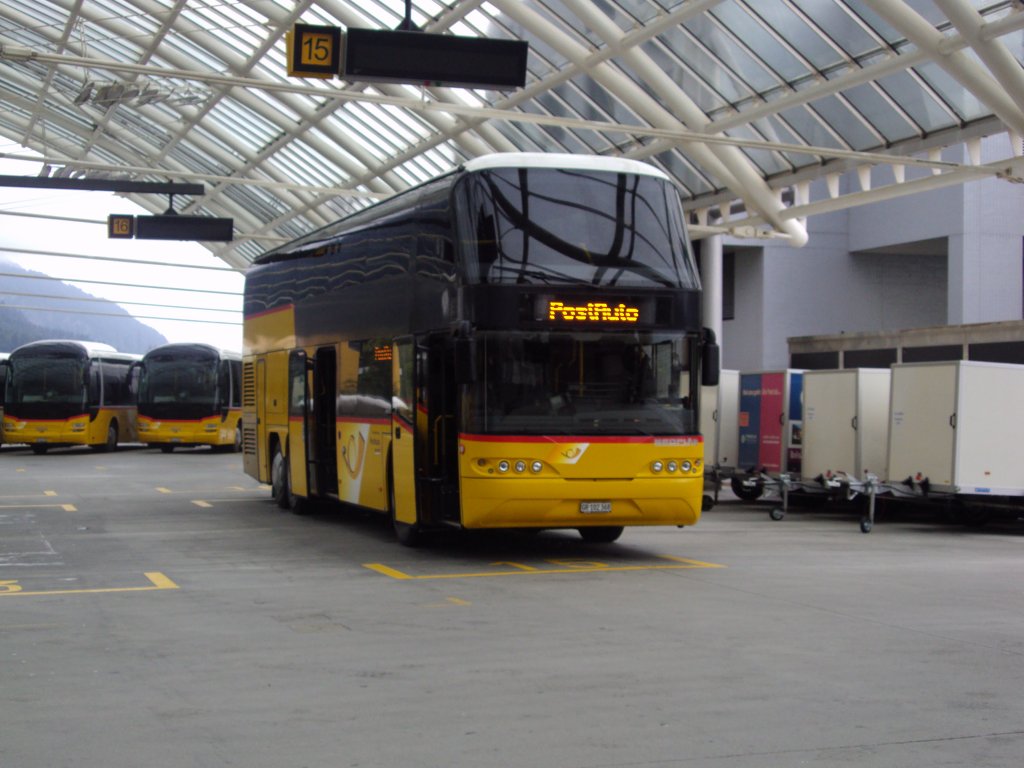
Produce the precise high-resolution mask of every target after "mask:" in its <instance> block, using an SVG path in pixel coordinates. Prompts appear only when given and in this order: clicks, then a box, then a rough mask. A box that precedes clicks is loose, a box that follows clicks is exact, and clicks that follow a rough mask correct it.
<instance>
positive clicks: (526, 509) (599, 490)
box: [461, 476, 703, 528]
mask: <svg viewBox="0 0 1024 768" xmlns="http://www.w3.org/2000/svg"><path fill="white" fill-rule="evenodd" d="M702 498H703V477H686V478H671V479H670V478H638V479H635V480H625V479H623V480H571V479H565V478H528V477H519V478H508V479H497V478H479V477H465V476H464V477H463V478H462V487H461V501H462V525H463V527H464V528H582V527H590V526H620V525H621V526H631V525H671V526H684V525H694V524H695V523H696V522H697V520H698V519H700V511H701V502H702Z"/></svg>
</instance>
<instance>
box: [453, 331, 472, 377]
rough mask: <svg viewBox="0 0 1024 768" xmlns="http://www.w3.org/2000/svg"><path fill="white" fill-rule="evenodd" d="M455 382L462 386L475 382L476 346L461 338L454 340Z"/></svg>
mask: <svg viewBox="0 0 1024 768" xmlns="http://www.w3.org/2000/svg"><path fill="white" fill-rule="evenodd" d="M454 343H455V380H456V381H457V382H459V383H462V384H472V383H473V382H475V381H476V345H475V344H474V343H473V340H472V339H468V338H465V337H463V336H457V337H456V338H455V342H454Z"/></svg>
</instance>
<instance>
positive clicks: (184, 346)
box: [143, 341, 242, 360]
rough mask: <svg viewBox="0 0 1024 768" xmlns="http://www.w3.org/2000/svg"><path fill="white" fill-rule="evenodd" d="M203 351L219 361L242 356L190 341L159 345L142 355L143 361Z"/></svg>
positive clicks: (227, 350) (236, 358)
mask: <svg viewBox="0 0 1024 768" xmlns="http://www.w3.org/2000/svg"><path fill="white" fill-rule="evenodd" d="M190 350H191V351H200V350H201V351H203V352H207V353H209V355H210V356H211V357H218V358H220V359H221V360H241V359H242V355H241V353H239V352H234V351H232V350H230V349H221V348H220V347H215V346H213V345H212V344H205V343H203V342H191V341H179V342H172V343H170V344H161V345H160V346H159V347H153V348H152V349H151V350H149V352H147V353H146V354H145V355H143V359H145V358H147V357H156V356H157V355H167V354H171V355H173V354H174V353H175V352H188V351H190Z"/></svg>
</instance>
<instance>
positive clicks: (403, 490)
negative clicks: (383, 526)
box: [388, 337, 418, 525]
mask: <svg viewBox="0 0 1024 768" xmlns="http://www.w3.org/2000/svg"><path fill="white" fill-rule="evenodd" d="M414 361H415V346H414V344H413V340H412V339H411V338H409V337H405V338H401V339H396V340H395V344H394V352H393V354H392V355H391V467H390V472H389V473H388V481H389V489H388V493H389V495H390V498H389V504H390V505H391V511H392V513H393V514H394V516H395V520H397V521H398V522H400V523H408V524H409V525H415V524H416V523H417V522H418V520H417V516H416V482H415V479H416V455H415V448H416V446H415V430H416V426H415V422H416V377H415V364H414Z"/></svg>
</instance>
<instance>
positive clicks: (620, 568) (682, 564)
mask: <svg viewBox="0 0 1024 768" xmlns="http://www.w3.org/2000/svg"><path fill="white" fill-rule="evenodd" d="M659 557H660V558H662V559H664V560H672V561H673V562H675V563H679V565H606V564H604V563H601V564H594V565H588V566H582V567H570V568H532V567H529V568H525V569H524V568H517V569H516V570H513V571H478V572H475V573H428V574H423V575H420V576H413V575H411V574H408V573H403V572H402V571H399V570H397V569H395V568H391V567H389V566H387V565H384V564H382V563H363V567H364V568H368V569H370V570H371V571H376V572H377V573H380V574H383V575H384V576H390V577H391V578H392V579H402V580H410V581H427V580H431V579H482V578H489V577H492V576H536V575H538V574H565V573H610V572H612V571H616V572H625V571H680V570H687V569H692V568H725V567H726V566H724V565H719V564H718V563H704V562H701V561H700V560H688V559H686V558H682V557H671V556H668V555H659ZM510 565H513V564H510Z"/></svg>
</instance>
